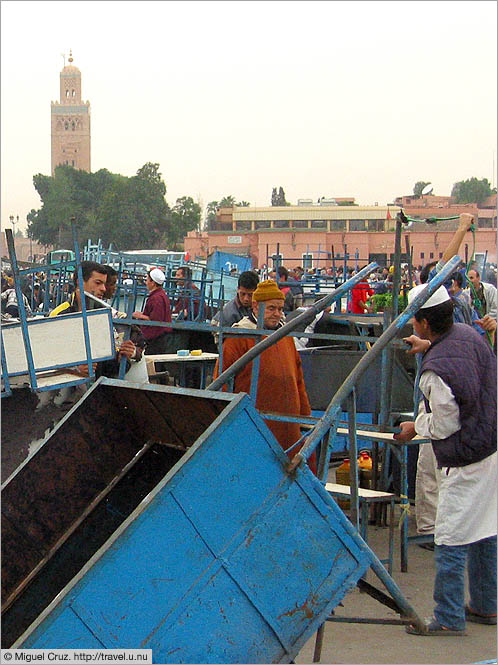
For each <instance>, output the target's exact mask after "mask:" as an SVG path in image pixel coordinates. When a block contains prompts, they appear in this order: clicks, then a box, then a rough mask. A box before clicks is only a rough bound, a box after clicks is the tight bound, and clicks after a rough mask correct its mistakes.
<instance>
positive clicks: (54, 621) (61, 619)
mask: <svg viewBox="0 0 498 665" xmlns="http://www.w3.org/2000/svg"><path fill="white" fill-rule="evenodd" d="M37 636H38V637H37V639H36V640H35V641H34V642H32V640H27V641H26V643H25V645H23V648H32V649H103V648H104V644H103V643H102V642H99V640H98V639H97V638H96V637H95V635H92V633H91V631H90V630H89V629H88V627H87V626H85V624H84V623H83V622H82V621H81V619H80V618H79V617H78V616H76V614H75V613H74V612H73V610H72V609H71V608H70V607H68V606H67V605H65V606H62V608H60V609H58V610H56V611H55V612H53V613H52V615H51V616H50V617H49V618H48V619H47V620H46V621H45V622H44V623H43V628H42V629H41V630H39V631H38V633H37Z"/></svg>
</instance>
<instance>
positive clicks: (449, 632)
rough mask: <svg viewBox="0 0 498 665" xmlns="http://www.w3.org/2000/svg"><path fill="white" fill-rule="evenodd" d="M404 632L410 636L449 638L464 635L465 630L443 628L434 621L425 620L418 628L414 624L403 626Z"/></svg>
mask: <svg viewBox="0 0 498 665" xmlns="http://www.w3.org/2000/svg"><path fill="white" fill-rule="evenodd" d="M405 630H406V632H407V633H409V634H410V635H423V636H425V637H430V636H434V637H451V636H454V635H466V634H467V633H466V632H465V630H453V629H452V628H445V627H444V626H441V624H440V623H439V622H438V621H436V619H434V618H432V619H426V620H425V624H424V625H423V626H422V627H420V626H416V625H414V624H410V625H408V626H405Z"/></svg>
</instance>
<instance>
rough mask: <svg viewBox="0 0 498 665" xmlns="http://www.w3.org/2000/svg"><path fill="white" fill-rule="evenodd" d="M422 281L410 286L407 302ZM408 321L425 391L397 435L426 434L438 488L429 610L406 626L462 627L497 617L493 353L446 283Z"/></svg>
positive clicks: (459, 630) (453, 630)
mask: <svg viewBox="0 0 498 665" xmlns="http://www.w3.org/2000/svg"><path fill="white" fill-rule="evenodd" d="M424 288H425V285H420V286H417V287H415V288H414V289H412V290H411V291H410V293H409V295H408V299H409V302H412V301H413V299H414V298H415V297H416V296H417V295H418V293H420V291H421V290H422V289H424ZM413 326H414V330H415V333H416V334H417V336H418V337H419V338H420V343H421V345H422V344H423V345H425V346H426V347H427V349H426V351H425V353H424V356H423V359H422V367H421V377H420V390H421V392H422V395H423V399H422V400H421V403H420V407H419V410H418V416H417V418H416V420H415V422H404V423H401V433H400V434H396V435H395V438H396V439H398V440H399V441H409V440H410V439H412V438H413V437H414V436H415V434H419V435H421V436H423V437H428V438H430V439H431V443H432V448H433V450H434V454H435V456H436V460H437V466H438V473H439V482H440V489H439V499H438V504H437V514H436V524H435V530H434V542H435V564H436V578H435V582H434V600H435V602H436V607H435V609H434V617H433V618H432V619H430V620H428V622H427V623H426V626H425V628H424V629H423V630H421V629H420V628H419V627H417V626H414V625H410V626H407V628H406V630H407V632H408V633H411V634H414V635H463V634H465V621H466V620H467V621H472V622H475V623H482V624H490V625H496V521H497V453H496V359H495V357H494V354H493V352H492V350H491V348H490V346H489V344H488V343H487V342H486V341H485V340H483V339H482V336H481V335H479V333H477V332H476V331H475V330H473V328H472V327H471V326H468V325H465V324H462V323H453V304H452V302H451V299H450V296H449V295H448V292H447V291H446V289H445V288H444V287H440V288H439V289H438V290H437V291H436V292H435V293H434V294H433V295H432V296H431V297H430V298H429V299H428V300H427V302H426V303H425V304H424V305H423V306H422V307H421V308H420V309H419V311H418V312H417V313H416V314H415V318H414V321H413ZM409 339H410V340H411V339H412V338H409ZM415 339H416V338H415ZM414 343H415V342H414ZM466 563H467V565H468V572H469V592H470V601H469V604H468V605H465V566H466Z"/></svg>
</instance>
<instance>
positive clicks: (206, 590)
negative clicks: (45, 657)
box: [22, 389, 370, 663]
mask: <svg viewBox="0 0 498 665" xmlns="http://www.w3.org/2000/svg"><path fill="white" fill-rule="evenodd" d="M169 391H171V389H169ZM155 392H161V391H160V390H159V389H158V390H157V391H155ZM286 459H287V458H286V456H285V455H284V453H283V452H282V450H281V448H280V446H279V445H278V443H277V442H276V440H275V439H274V437H273V435H272V434H271V432H270V430H269V429H268V428H267V427H266V425H265V424H264V422H263V420H262V419H261V417H260V416H259V414H258V413H257V412H256V411H255V409H254V408H253V407H252V405H251V402H250V400H249V398H248V397H246V396H240V395H238V396H234V398H233V401H232V403H231V404H230V406H228V407H227V409H225V411H223V413H222V414H221V415H220V416H219V417H218V418H217V420H216V421H215V422H213V424H212V425H210V426H209V428H208V429H207V430H206V431H205V433H204V434H203V435H201V437H200V438H199V439H198V440H197V442H196V443H195V444H194V446H193V447H192V448H191V449H190V450H189V452H187V453H186V454H185V455H184V457H183V458H182V459H181V460H180V462H179V463H178V464H177V465H176V466H175V467H174V468H173V469H172V470H171V471H170V472H169V474H168V475H167V476H166V477H165V478H164V479H163V480H162V481H161V482H160V483H159V485H158V486H157V487H156V488H155V489H154V490H153V491H152V493H151V494H150V495H149V498H148V499H145V500H144V501H142V503H141V504H140V505H139V507H138V508H137V509H136V510H135V512H134V513H132V515H131V516H130V517H129V518H128V521H127V522H125V524H124V525H123V527H122V528H121V529H119V530H118V531H117V532H116V533H115V534H114V536H112V538H111V539H110V540H109V541H108V543H107V544H106V545H104V546H103V547H102V548H101V551H100V552H99V553H97V554H96V555H95V557H94V558H93V560H92V561H91V562H89V563H88V564H87V567H86V569H84V570H83V573H84V574H83V575H82V578H81V579H79V580H75V581H74V583H73V584H72V585H68V587H66V589H65V590H64V591H63V592H61V593H60V594H59V596H58V597H57V599H56V600H54V602H53V606H52V608H51V614H49V618H48V619H45V621H44V622H42V623H41V625H40V626H39V627H38V628H37V629H36V630H35V631H34V632H33V633H32V634H31V635H30V636H29V637H27V639H26V640H25V641H24V643H23V644H22V646H23V647H28V648H29V647H31V648H39V647H40V646H41V645H42V644H43V646H45V647H46V648H48V647H52V648H55V647H59V646H61V644H64V645H66V644H68V643H69V641H70V640H71V639H73V637H74V636H78V639H79V640H80V641H79V643H78V646H80V647H82V648H83V647H88V648H92V647H95V640H97V641H98V642H99V643H101V644H102V645H104V647H106V648H117V647H123V648H124V647H129V648H152V649H153V658H154V662H156V663H169V662H171V663H183V662H185V663H192V662H199V663H211V662H213V663H241V662H252V663H256V662H261V663H268V662H289V661H290V660H292V658H294V656H295V655H296V654H297V653H298V651H299V649H300V648H301V646H302V645H303V644H304V642H305V640H306V639H308V637H310V636H311V634H312V633H313V632H314V631H316V629H317V628H318V627H319V625H320V624H321V623H322V622H323V620H324V618H325V616H326V615H327V614H328V612H329V610H330V609H331V608H333V607H335V606H336V605H337V603H338V602H339V601H340V600H341V599H342V598H343V596H344V595H345V593H346V591H347V590H348V588H349V587H350V586H351V585H353V584H354V583H355V582H356V581H357V580H358V579H359V577H361V575H363V573H364V572H365V570H366V569H367V567H368V565H369V563H370V555H369V550H368V548H366V547H364V546H363V545H362V541H361V539H360V538H359V536H358V535H357V534H355V533H354V530H353V528H352V526H351V525H349V523H348V521H347V519H346V517H345V516H344V515H343V513H342V511H340V510H339V509H338V508H337V506H336V505H335V503H334V502H333V501H332V500H331V499H330V497H329V496H328V494H327V492H325V490H324V488H323V486H322V485H321V484H320V483H319V481H318V480H317V479H316V478H315V477H314V476H312V474H311V472H310V471H309V469H307V468H304V469H301V468H299V469H298V470H297V472H296V475H295V476H288V475H287V474H286V473H285V470H284V465H283V463H284V462H285V461H286ZM68 617H70V620H69V618H68ZM75 617H77V618H79V619H80V621H81V626H83V625H84V626H86V627H87V629H88V630H89V631H90V632H89V633H88V634H89V636H91V639H90V637H89V638H88V641H85V637H84V636H83V634H82V633H81V638H80V637H79V636H80V632H78V631H79V630H80V629H78V630H76V629H75V627H74V623H75V620H76V621H77V619H75ZM77 625H78V626H79V625H80V623H78V622H77Z"/></svg>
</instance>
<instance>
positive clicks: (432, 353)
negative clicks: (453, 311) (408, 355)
mask: <svg viewBox="0 0 498 665" xmlns="http://www.w3.org/2000/svg"><path fill="white" fill-rule="evenodd" d="M427 370H432V371H433V372H435V373H436V374H437V375H438V376H439V377H441V379H442V380H443V381H444V382H445V383H446V384H447V385H448V386H449V387H450V388H451V391H452V393H453V395H454V397H455V400H456V403H457V404H458V407H459V409H460V424H461V429H460V430H459V431H458V432H455V433H454V434H452V435H451V436H449V437H447V438H446V439H439V440H432V447H433V449H434V454H435V455H436V459H437V463H438V466H439V467H440V468H441V467H442V466H466V465H467V464H473V463H475V462H480V461H481V460H483V459H485V458H486V457H488V456H489V455H492V454H493V453H494V452H495V451H496V357H495V355H494V353H493V351H492V349H491V347H490V346H489V344H488V343H487V342H486V341H485V340H484V339H483V338H482V337H481V335H479V333H477V332H476V331H475V330H474V329H473V328H471V327H470V326H467V325H465V324H464V323H454V324H453V326H452V328H451V330H450V331H449V332H448V333H445V334H444V335H441V337H438V338H437V339H436V340H435V341H434V342H433V344H432V345H431V347H430V348H429V349H428V351H427V352H426V353H425V354H424V357H423V360H422V368H421V371H422V372H425V371H427ZM426 409H427V410H428V411H430V409H429V404H428V402H427V400H426Z"/></svg>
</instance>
